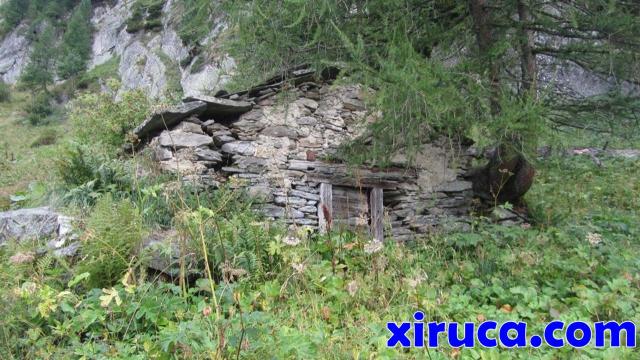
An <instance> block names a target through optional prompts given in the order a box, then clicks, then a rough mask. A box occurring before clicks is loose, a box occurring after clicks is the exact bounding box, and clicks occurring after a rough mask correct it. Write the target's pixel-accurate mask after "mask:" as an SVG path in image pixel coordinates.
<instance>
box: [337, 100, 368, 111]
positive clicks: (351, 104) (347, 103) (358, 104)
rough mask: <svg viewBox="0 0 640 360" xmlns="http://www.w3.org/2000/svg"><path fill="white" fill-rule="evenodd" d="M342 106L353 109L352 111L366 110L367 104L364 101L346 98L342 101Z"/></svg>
mask: <svg viewBox="0 0 640 360" xmlns="http://www.w3.org/2000/svg"><path fill="white" fill-rule="evenodd" d="M342 106H343V107H344V108H345V109H347V110H351V111H361V110H365V106H364V103H363V102H362V101H360V100H357V99H348V98H346V99H344V100H343V101H342Z"/></svg>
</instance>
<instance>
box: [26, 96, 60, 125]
mask: <svg viewBox="0 0 640 360" xmlns="http://www.w3.org/2000/svg"><path fill="white" fill-rule="evenodd" d="M52 101H53V99H52V98H51V96H50V95H49V94H48V93H39V94H37V95H35V96H34V97H33V100H32V102H31V103H30V104H29V106H28V107H27V109H26V110H27V120H28V121H29V123H30V124H31V125H34V126H37V125H44V124H47V123H48V122H49V117H50V116H51V115H53V113H54V106H53V105H52V104H51V102H52Z"/></svg>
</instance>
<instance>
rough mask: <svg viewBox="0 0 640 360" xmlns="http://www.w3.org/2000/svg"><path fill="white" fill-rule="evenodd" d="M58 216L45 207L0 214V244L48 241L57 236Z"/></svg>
mask: <svg viewBox="0 0 640 360" xmlns="http://www.w3.org/2000/svg"><path fill="white" fill-rule="evenodd" d="M58 217H59V214H57V213H55V212H53V211H51V209H49V208H47V207H41V208H35V209H20V210H13V211H6V212H2V213H0V244H3V243H5V242H7V241H9V240H14V241H17V242H23V241H27V240H33V239H49V238H51V237H53V236H54V235H57V231H58V227H59V224H58Z"/></svg>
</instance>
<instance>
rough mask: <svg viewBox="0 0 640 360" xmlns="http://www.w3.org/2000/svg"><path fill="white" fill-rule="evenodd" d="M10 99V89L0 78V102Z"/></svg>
mask: <svg viewBox="0 0 640 360" xmlns="http://www.w3.org/2000/svg"><path fill="white" fill-rule="evenodd" d="M10 100H11V89H10V88H9V85H7V84H5V82H4V81H2V80H0V102H9V101H10Z"/></svg>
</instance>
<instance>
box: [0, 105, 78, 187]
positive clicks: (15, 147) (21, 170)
mask: <svg viewBox="0 0 640 360" xmlns="http://www.w3.org/2000/svg"><path fill="white" fill-rule="evenodd" d="M30 101H31V99H30V95H28V94H27V93H22V92H12V94H11V101H10V102H5V103H0V134H2V138H1V139H0V198H5V199H6V198H7V197H9V196H11V195H14V194H16V193H20V192H25V191H27V190H28V188H29V185H30V184H36V183H39V182H50V181H52V180H53V175H52V173H53V171H52V170H53V161H52V160H53V159H54V158H55V155H56V153H57V147H56V145H55V144H50V145H42V146H36V147H32V144H33V143H34V141H37V140H38V139H41V138H42V137H47V136H48V137H50V135H51V132H52V131H54V132H55V133H56V134H59V135H58V136H57V140H59V139H60V138H62V137H64V134H65V133H66V131H65V128H66V126H67V125H66V124H65V123H63V122H60V121H53V122H51V123H50V124H47V125H44V126H32V125H30V124H29V123H28V122H27V121H25V118H26V115H27V114H26V113H25V112H24V109H25V108H26V105H27V104H28V103H29V102H30Z"/></svg>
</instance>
